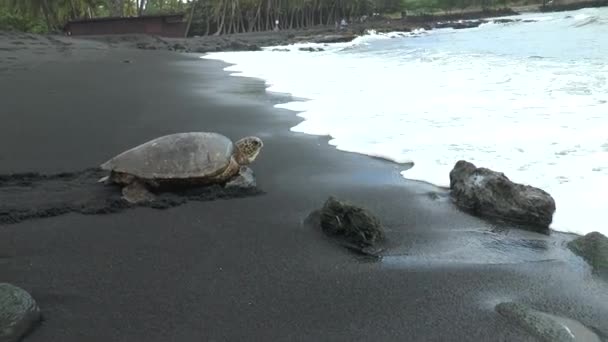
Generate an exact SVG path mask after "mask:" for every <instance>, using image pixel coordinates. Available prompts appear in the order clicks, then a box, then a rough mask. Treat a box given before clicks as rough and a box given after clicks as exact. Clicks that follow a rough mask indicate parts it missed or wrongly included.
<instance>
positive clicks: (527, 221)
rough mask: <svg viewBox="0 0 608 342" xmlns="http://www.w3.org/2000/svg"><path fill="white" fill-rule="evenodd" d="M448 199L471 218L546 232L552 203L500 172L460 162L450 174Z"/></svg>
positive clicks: (541, 194)
mask: <svg viewBox="0 0 608 342" xmlns="http://www.w3.org/2000/svg"><path fill="white" fill-rule="evenodd" d="M450 189H451V190H452V191H451V196H452V198H453V199H454V200H455V203H456V205H457V206H458V207H459V208H461V209H462V210H465V211H467V212H470V213H471V214H473V215H478V216H482V217H490V218H498V219H501V220H504V221H508V222H513V223H518V224H523V225H525V228H528V229H530V230H533V231H537V232H543V233H546V232H548V229H549V225H550V224H551V222H552V220H553V214H554V213H555V201H554V200H553V197H551V195H549V194H548V193H547V192H545V191H543V190H541V189H538V188H535V187H532V186H529V185H522V184H517V183H514V182H512V181H511V180H509V178H507V176H505V175H504V174H503V173H500V172H496V171H492V170H490V169H486V168H477V167H476V166H475V165H473V164H471V163H469V162H466V161H464V160H460V161H458V162H457V163H456V165H455V166H454V169H452V171H451V172H450Z"/></svg>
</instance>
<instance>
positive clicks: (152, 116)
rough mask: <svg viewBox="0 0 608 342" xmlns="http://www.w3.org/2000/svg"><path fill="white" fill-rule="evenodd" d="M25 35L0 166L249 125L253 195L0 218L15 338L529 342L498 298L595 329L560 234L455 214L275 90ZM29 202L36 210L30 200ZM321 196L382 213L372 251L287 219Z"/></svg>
mask: <svg viewBox="0 0 608 342" xmlns="http://www.w3.org/2000/svg"><path fill="white" fill-rule="evenodd" d="M30 38H31V39H26V38H22V37H21V38H20V37H17V36H16V35H15V34H3V35H1V36H0V96H1V101H0V103H1V108H2V110H1V111H0V120H1V123H2V124H1V125H0V174H9V173H23V172H38V173H43V174H46V173H57V172H77V171H78V170H85V169H87V168H90V167H94V166H96V165H98V164H99V163H101V162H103V161H105V160H106V159H108V158H109V157H111V156H113V155H115V154H116V153H118V152H120V151H122V150H124V149H126V148H129V147H131V146H133V145H135V144H139V143H141V142H144V141H146V140H148V139H151V138H154V137H157V136H159V135H162V134H167V133H173V132H179V131H195V130H204V131H218V132H222V133H224V134H226V135H227V136H229V137H231V138H233V139H236V138H239V137H242V136H245V135H251V134H255V135H258V136H260V137H261V138H262V139H264V141H265V148H264V150H263V151H262V153H261V155H260V157H259V159H258V160H257V161H256V162H255V163H254V165H253V169H254V171H255V172H256V174H257V180H258V186H259V188H260V189H261V190H262V191H264V194H262V195H258V196H251V197H246V198H236V199H222V200H215V201H191V202H187V203H185V204H183V205H180V206H176V207H173V208H170V209H166V210H157V209H152V208H136V209H129V210H124V211H121V212H118V213H110V214H105V215H82V214H77V213H68V214H65V215H60V216H56V217H51V218H41V219H30V220H24V221H22V222H20V223H17V224H10V225H2V226H0V282H10V283H12V284H15V285H17V286H20V287H22V288H24V289H26V290H27V291H29V292H30V293H31V294H32V295H33V296H34V298H35V299H36V300H37V301H38V303H39V305H40V307H41V308H42V313H43V315H44V319H45V320H44V322H43V323H42V324H41V326H39V327H38V328H37V329H36V330H35V331H34V332H33V333H32V334H31V335H29V336H28V337H27V338H26V339H25V341H26V342H37V341H41V342H54V341H57V342H71V341H74V342H84V341H103V342H108V341H129V342H132V341H146V342H156V341H158V342H167V341H354V340H357V341H535V339H534V338H533V337H532V336H531V335H529V334H528V333H526V332H525V331H524V330H521V329H519V328H517V327H516V326H515V325H512V324H511V323H510V322H508V321H507V320H506V319H504V318H502V317H501V316H499V315H498V314H497V313H496V312H495V310H494V306H495V305H496V304H498V303H499V302H501V301H514V302H519V303H523V304H527V305H530V306H532V307H534V308H536V309H538V310H543V311H546V312H550V313H553V314H556V315H562V316H566V317H569V318H572V319H576V320H579V321H580V322H582V323H583V324H585V325H587V326H590V327H593V328H594V329H596V331H598V332H599V333H601V334H603V335H604V337H605V336H608V325H607V323H606V322H608V291H607V288H608V286H607V284H606V283H604V282H601V281H600V280H598V279H596V278H594V277H593V276H592V275H591V273H590V271H589V268H588V266H587V265H586V264H585V263H584V262H582V260H581V259H580V258H578V257H576V256H574V255H573V254H572V253H570V252H569V251H568V250H567V249H566V248H565V246H564V244H565V242H566V241H568V240H570V239H571V238H572V236H569V235H564V234H559V233H555V232H554V233H552V234H551V235H550V236H545V235H540V234H535V233H528V232H524V231H520V230H517V229H509V227H504V226H501V227H498V226H496V225H492V224H490V223H487V222H485V221H482V220H479V219H476V218H473V217H471V216H469V215H466V214H464V213H461V212H460V211H458V210H456V209H455V208H454V206H453V205H452V204H451V203H450V202H449V201H448V200H447V193H446V191H445V190H443V189H438V188H435V187H433V186H430V185H427V184H422V183H417V182H409V181H406V180H404V179H402V178H401V176H400V174H399V171H400V170H401V169H402V167H400V166H399V165H395V164H392V163H389V162H385V161H382V160H378V159H373V158H369V157H366V156H362V155H357V154H349V153H343V152H340V151H337V150H335V149H334V148H333V147H331V146H329V145H328V144H327V139H326V138H325V137H315V136H308V135H303V134H298V133H293V132H290V131H289V128H290V127H292V126H294V125H295V124H296V123H297V122H298V121H299V120H300V119H298V118H297V117H296V116H295V115H294V113H293V112H289V111H285V110H278V109H275V108H273V107H272V106H271V105H272V104H273V103H277V102H278V101H284V100H286V98H279V97H276V96H269V95H267V94H266V93H265V89H264V85H263V83H262V82H261V81H259V80H255V79H245V78H237V77H229V76H227V73H225V72H224V71H223V70H222V68H223V67H224V66H225V65H224V64H222V63H219V62H215V61H209V60H201V59H200V58H199V56H200V55H197V54H178V53H171V52H166V51H142V50H135V49H123V48H110V47H108V45H106V44H104V43H100V42H91V41H85V40H78V39H70V38H65V37H62V38H51V39H49V38H42V37H36V36H32V37H30ZM15 41H22V42H24V43H23V44H18V43H15ZM125 61H128V63H127V62H125ZM0 190H1V189H0ZM0 193H1V196H0V198H2V200H3V201H8V202H10V201H11V198H10V194H9V193H7V192H6V189H4V190H1V191H0ZM430 193H431V194H435V196H430V195H429V194H430ZM31 194H32V195H33V196H32V202H31V203H30V204H32V205H38V204H36V203H39V202H40V197H39V196H42V195H43V194H47V195H48V192H46V190H45V189H44V187H42V190H39V189H38V190H36V187H33V188H32V192H31ZM329 195H335V196H337V197H338V198H339V199H343V200H348V201H351V202H353V203H355V204H360V205H363V206H365V207H367V208H369V209H370V210H371V211H372V212H374V213H375V214H377V215H378V216H379V217H380V219H381V220H382V222H383V223H384V224H385V226H386V227H387V228H388V229H389V231H388V238H389V241H390V246H389V248H388V250H387V251H386V255H385V257H384V258H383V259H382V260H381V261H370V260H367V259H362V258H360V257H358V256H356V255H353V254H352V253H350V252H349V251H347V250H345V249H344V248H341V247H339V246H336V245H335V244H332V243H330V242H329V241H328V240H327V239H326V238H325V237H324V236H323V235H322V234H320V233H319V232H318V231H316V230H315V229H312V228H311V227H308V226H306V225H304V223H303V222H304V219H305V218H306V216H307V215H308V213H309V212H311V211H312V210H314V209H316V208H318V207H320V206H321V205H322V204H323V202H324V200H325V199H326V198H327V197H328V196H329ZM21 200H22V201H24V200H23V199H21ZM23 203H24V204H23V205H22V206H23V207H27V205H28V204H27V201H25V202H23Z"/></svg>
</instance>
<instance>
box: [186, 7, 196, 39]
mask: <svg viewBox="0 0 608 342" xmlns="http://www.w3.org/2000/svg"><path fill="white" fill-rule="evenodd" d="M195 7H196V1H192V8H191V9H190V17H189V18H188V24H186V32H185V33H184V38H187V37H188V33H190V26H191V25H192V18H194V8H195Z"/></svg>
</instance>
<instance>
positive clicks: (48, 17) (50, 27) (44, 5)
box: [42, 0, 53, 32]
mask: <svg viewBox="0 0 608 342" xmlns="http://www.w3.org/2000/svg"><path fill="white" fill-rule="evenodd" d="M42 14H44V19H45V20H46V27H47V29H48V30H49V32H52V31H53V24H52V23H51V14H50V10H49V3H48V0H43V1H42Z"/></svg>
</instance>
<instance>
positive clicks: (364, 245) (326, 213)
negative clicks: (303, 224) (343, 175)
mask: <svg viewBox="0 0 608 342" xmlns="http://www.w3.org/2000/svg"><path fill="white" fill-rule="evenodd" d="M314 215H318V224H319V225H320V227H321V229H322V230H323V232H325V233H326V234H327V235H329V236H331V237H333V238H337V239H338V240H340V241H341V244H342V245H343V246H345V247H348V248H350V249H352V250H355V251H358V252H360V253H363V254H367V255H377V253H378V252H379V251H380V248H379V247H378V244H379V243H380V242H382V241H383V240H384V238H385V237H384V229H383V227H382V224H381V223H380V220H378V218H376V217H375V216H374V215H373V214H372V213H370V212H369V211H368V210H366V209H364V208H361V207H357V206H354V205H351V204H348V203H345V202H341V201H338V200H337V199H336V198H334V197H329V199H327V201H326V202H325V204H324V205H323V207H322V208H321V209H320V210H318V211H317V212H314V213H313V214H312V215H311V216H314Z"/></svg>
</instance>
